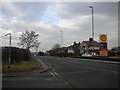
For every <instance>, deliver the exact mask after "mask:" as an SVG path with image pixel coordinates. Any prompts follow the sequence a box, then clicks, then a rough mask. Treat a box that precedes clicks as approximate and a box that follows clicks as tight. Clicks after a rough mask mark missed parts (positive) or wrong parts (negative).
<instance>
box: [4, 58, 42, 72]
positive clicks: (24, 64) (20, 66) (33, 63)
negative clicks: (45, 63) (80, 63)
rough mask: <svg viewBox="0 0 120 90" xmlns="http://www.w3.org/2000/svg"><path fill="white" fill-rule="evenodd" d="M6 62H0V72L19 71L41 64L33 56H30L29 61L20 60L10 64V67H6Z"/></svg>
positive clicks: (37, 66)
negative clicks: (0, 66) (0, 70)
mask: <svg viewBox="0 0 120 90" xmlns="http://www.w3.org/2000/svg"><path fill="white" fill-rule="evenodd" d="M8 66H9V65H8V64H4V63H3V64H2V72H3V73H5V72H21V71H29V70H32V69H35V68H40V67H41V64H40V62H39V61H37V60H36V59H35V58H34V57H31V58H30V60H29V61H22V62H20V63H16V64H12V65H11V66H10V68H8Z"/></svg>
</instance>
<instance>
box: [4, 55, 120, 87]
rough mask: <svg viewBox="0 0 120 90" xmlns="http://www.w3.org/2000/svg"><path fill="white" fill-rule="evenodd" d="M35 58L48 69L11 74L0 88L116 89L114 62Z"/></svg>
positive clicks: (116, 80) (116, 78) (116, 65)
mask: <svg viewBox="0 0 120 90" xmlns="http://www.w3.org/2000/svg"><path fill="white" fill-rule="evenodd" d="M39 59H40V60H42V61H43V62H44V63H45V64H47V65H48V66H51V67H52V70H51V71H48V72H45V73H39V69H37V70H33V71H29V72H27V73H26V72H20V73H17V74H16V75H15V74H13V77H5V78H3V88H118V63H114V62H102V61H96V60H87V59H81V58H69V57H52V56H40V57H39ZM14 75H15V76H14Z"/></svg>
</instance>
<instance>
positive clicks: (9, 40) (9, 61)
mask: <svg viewBox="0 0 120 90" xmlns="http://www.w3.org/2000/svg"><path fill="white" fill-rule="evenodd" d="M7 35H10V40H9V64H11V33H7V34H6V35H5V36H7Z"/></svg>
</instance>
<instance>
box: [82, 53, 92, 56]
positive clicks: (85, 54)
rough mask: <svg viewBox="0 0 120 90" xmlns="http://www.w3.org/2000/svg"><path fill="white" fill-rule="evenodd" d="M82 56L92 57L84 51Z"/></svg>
mask: <svg viewBox="0 0 120 90" xmlns="http://www.w3.org/2000/svg"><path fill="white" fill-rule="evenodd" d="M82 56H84V57H92V55H90V54H88V53H84V54H82Z"/></svg>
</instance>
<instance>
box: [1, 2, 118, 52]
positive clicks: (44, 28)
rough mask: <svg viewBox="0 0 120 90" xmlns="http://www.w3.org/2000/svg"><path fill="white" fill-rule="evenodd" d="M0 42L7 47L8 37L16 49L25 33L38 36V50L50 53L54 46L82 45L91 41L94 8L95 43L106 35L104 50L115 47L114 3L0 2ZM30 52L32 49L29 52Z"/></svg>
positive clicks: (116, 5)
mask: <svg viewBox="0 0 120 90" xmlns="http://www.w3.org/2000/svg"><path fill="white" fill-rule="evenodd" d="M1 4H2V15H0V17H2V18H1V19H2V27H0V32H2V36H1V35H0V38H1V37H2V42H0V43H1V44H2V45H3V46H8V44H9V37H8V36H7V37H5V36H4V35H5V34H6V33H12V46H15V47H18V45H17V43H18V42H19V37H20V35H21V34H22V32H24V31H25V30H30V31H31V30H33V31H35V32H36V33H38V34H39V41H40V42H41V45H40V48H39V50H43V51H45V50H46V49H47V50H50V49H51V48H52V47H53V46H54V45H55V44H57V43H59V44H61V30H62V31H63V46H69V45H72V44H73V43H74V41H76V42H82V41H86V40H88V39H89V38H90V37H91V9H90V8H89V5H92V6H93V7H94V30H95V40H96V41H98V42H99V34H102V33H104V34H107V37H108V48H109V49H111V48H112V47H114V46H118V3H117V2H94V3H92V2H2V3H1ZM32 51H34V49H32Z"/></svg>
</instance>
